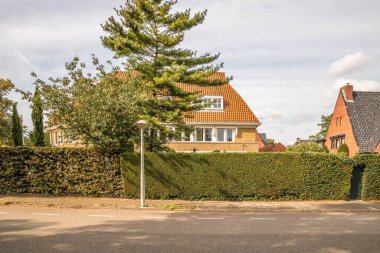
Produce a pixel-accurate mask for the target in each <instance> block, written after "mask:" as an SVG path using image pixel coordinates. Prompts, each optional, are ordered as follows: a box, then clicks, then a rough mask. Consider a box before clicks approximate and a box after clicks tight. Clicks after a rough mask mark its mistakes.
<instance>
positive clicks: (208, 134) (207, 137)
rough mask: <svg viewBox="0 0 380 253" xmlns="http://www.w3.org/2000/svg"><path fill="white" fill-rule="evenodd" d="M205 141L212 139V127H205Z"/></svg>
mask: <svg viewBox="0 0 380 253" xmlns="http://www.w3.org/2000/svg"><path fill="white" fill-rule="evenodd" d="M205 141H212V128H205Z"/></svg>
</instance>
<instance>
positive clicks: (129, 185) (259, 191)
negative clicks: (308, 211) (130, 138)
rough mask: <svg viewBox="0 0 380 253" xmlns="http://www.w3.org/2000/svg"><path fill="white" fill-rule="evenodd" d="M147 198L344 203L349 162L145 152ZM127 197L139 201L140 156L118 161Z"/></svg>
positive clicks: (311, 156)
mask: <svg viewBox="0 0 380 253" xmlns="http://www.w3.org/2000/svg"><path fill="white" fill-rule="evenodd" d="M145 164H146V195H147V197H148V198H180V199H255V200H256V199H257V200H275V199H279V200H288V199H289V200H290V199H292V200H296V199H299V200H304V199H347V198H348V196H349V191H350V177H351V173H352V165H353V164H352V160H351V159H349V158H346V157H344V156H337V155H331V154H324V153H304V154H299V153H255V154H252V153H251V154H243V153H226V154H224V153H222V154H221V153H218V154H215V153H207V154H179V153H177V154H153V153H148V154H146V159H145ZM121 174H122V177H123V180H124V193H125V196H126V197H129V198H138V197H139V186H140V183H139V175H140V158H139V154H133V153H127V154H123V155H122V157H121Z"/></svg>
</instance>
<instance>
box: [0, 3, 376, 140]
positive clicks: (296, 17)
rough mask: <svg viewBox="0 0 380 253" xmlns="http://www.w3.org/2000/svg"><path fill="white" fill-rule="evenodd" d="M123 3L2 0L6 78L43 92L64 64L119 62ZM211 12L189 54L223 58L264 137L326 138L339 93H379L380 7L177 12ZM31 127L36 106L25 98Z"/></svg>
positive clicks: (0, 61) (1, 56) (1, 59)
mask: <svg viewBox="0 0 380 253" xmlns="http://www.w3.org/2000/svg"><path fill="white" fill-rule="evenodd" d="M123 3H124V1H122V0H107V1H104V0H91V1H89V0H66V1H59V0H17V1H15V0H0V35H1V37H0V77H2V78H8V79H11V80H12V81H13V83H15V85H16V86H17V87H18V88H20V89H23V90H30V91H32V90H34V86H33V80H34V79H33V78H32V77H31V76H30V73H31V72H33V71H34V72H36V73H37V74H38V76H39V77H40V78H41V79H45V80H46V79H47V78H48V77H59V76H62V75H63V74H64V73H65V67H64V66H65V62H68V61H70V60H71V59H72V58H73V57H75V56H79V57H80V58H81V60H82V61H85V62H87V63H90V59H91V56H90V54H92V53H93V54H95V55H96V56H98V57H99V58H100V60H101V61H103V62H106V61H107V60H112V58H113V53H112V52H111V51H109V50H108V49H106V48H104V47H103V46H102V44H101V41H100V36H102V35H105V33H104V32H103V30H102V28H101V24H102V23H104V22H105V21H106V20H107V18H108V17H110V16H112V15H115V11H114V9H113V8H114V7H118V6H120V5H122V4H123ZM188 8H190V9H191V10H192V12H196V11H201V10H204V9H207V10H208V15H207V17H206V20H205V22H204V23H203V24H202V25H200V26H198V27H196V28H194V29H192V30H190V31H189V32H188V33H187V34H186V37H185V41H184V42H183V44H182V47H183V48H189V49H192V50H195V51H198V52H199V54H202V53H206V52H210V53H213V54H215V53H220V54H221V56H220V59H219V62H224V68H223V69H222V71H223V72H225V73H226V74H227V75H228V76H233V80H232V81H231V84H232V86H233V87H234V88H235V89H236V90H237V91H238V92H239V93H240V94H241V96H242V97H243V98H244V100H245V101H246V103H247V104H248V105H249V106H250V108H251V109H252V110H253V112H254V113H255V115H256V116H257V117H258V118H259V120H260V121H261V122H262V125H261V126H259V128H258V130H259V132H265V133H267V137H269V138H274V139H275V141H279V142H282V143H283V144H285V145H290V144H293V143H294V142H295V141H296V138H297V137H300V138H302V139H307V138H308V136H309V135H312V134H315V133H316V132H318V130H319V129H318V127H317V124H318V123H319V122H320V117H321V115H326V114H330V113H332V111H333V109H334V105H335V102H336V98H337V95H338V91H339V88H340V87H342V86H344V85H345V84H346V83H348V82H349V83H351V84H353V85H354V90H362V91H380V71H379V67H380V47H379V45H380V26H379V25H378V24H380V15H379V12H380V1H378V0H365V1H363V0H309V1H304V0H286V1H284V0H244V1H236V0H235V1H234V0H208V1H201V0H186V1H185V0H179V1H178V4H177V5H176V6H175V10H185V9H188ZM10 97H11V99H12V100H14V101H17V102H19V113H20V114H21V115H22V116H23V119H24V124H25V125H27V126H28V127H29V129H32V123H31V116H30V114H31V109H30V107H29V104H28V103H27V102H26V101H22V100H21V97H20V96H19V95H18V94H16V93H12V94H11V96H10Z"/></svg>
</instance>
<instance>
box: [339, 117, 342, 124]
mask: <svg viewBox="0 0 380 253" xmlns="http://www.w3.org/2000/svg"><path fill="white" fill-rule="evenodd" d="M339 125H340V126H341V125H342V117H340V118H339Z"/></svg>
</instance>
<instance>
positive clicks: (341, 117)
mask: <svg viewBox="0 0 380 253" xmlns="http://www.w3.org/2000/svg"><path fill="white" fill-rule="evenodd" d="M341 134H344V135H345V143H346V144H347V146H348V149H349V156H354V155H355V153H358V152H359V150H358V147H357V145H356V141H355V137H354V134H353V131H352V127H351V123H350V119H349V117H348V113H347V108H346V104H345V102H344V98H343V95H342V92H339V96H338V100H337V102H336V105H335V109H334V113H333V117H332V119H331V123H330V127H329V130H328V131H327V135H326V146H327V148H328V149H329V151H330V152H332V153H335V152H336V151H337V149H336V148H333V149H331V139H330V137H331V136H335V135H341Z"/></svg>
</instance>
